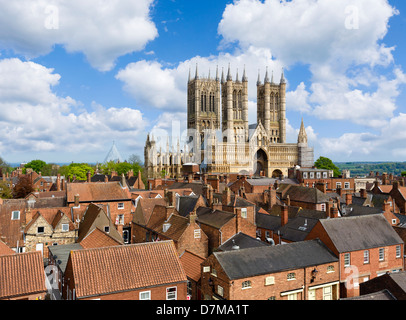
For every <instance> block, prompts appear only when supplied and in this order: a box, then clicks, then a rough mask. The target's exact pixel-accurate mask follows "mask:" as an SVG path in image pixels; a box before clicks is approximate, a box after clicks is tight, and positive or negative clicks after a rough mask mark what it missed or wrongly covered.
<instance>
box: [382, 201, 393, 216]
mask: <svg viewBox="0 0 406 320" xmlns="http://www.w3.org/2000/svg"><path fill="white" fill-rule="evenodd" d="M383 211H384V213H389V212H391V210H390V203H389V202H388V201H386V200H385V201H384V202H383Z"/></svg>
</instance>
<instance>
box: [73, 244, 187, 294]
mask: <svg viewBox="0 0 406 320" xmlns="http://www.w3.org/2000/svg"><path fill="white" fill-rule="evenodd" d="M70 259H71V261H72V268H73V276H74V281H75V286H76V288H75V289H76V296H77V297H78V298H84V297H91V296H97V295H103V294H110V293H115V292H122V291H128V290H136V289H141V288H145V287H149V286H159V285H163V284H170V283H177V282H183V281H186V280H187V278H186V274H185V272H184V270H183V268H182V265H181V263H180V261H179V258H178V255H177V252H176V249H175V246H174V244H173V241H162V242H152V243H141V244H134V245H126V246H114V247H108V248H97V249H84V250H77V251H72V252H71V255H70Z"/></svg>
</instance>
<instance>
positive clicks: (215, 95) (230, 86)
mask: <svg viewBox="0 0 406 320" xmlns="http://www.w3.org/2000/svg"><path fill="white" fill-rule="evenodd" d="M285 94H286V81H285V78H284V75H283V72H282V76H281V80H280V83H279V84H276V83H274V77H273V73H272V78H271V80H270V79H269V76H268V69H267V71H266V75H265V79H264V83H263V84H262V83H261V80H260V75H259V74H258V81H257V119H258V121H257V122H258V123H259V122H261V123H262V125H263V126H264V129H265V130H266V131H267V132H268V136H269V143H285V142H286V99H285ZM187 111H188V112H187V114H188V117H187V121H188V126H187V127H188V129H195V130H196V132H198V133H199V136H198V137H197V138H198V139H199V140H200V142H202V141H203V140H204V132H205V130H207V129H215V130H220V129H221V131H222V132H224V137H223V142H243V141H245V142H248V139H249V129H250V126H249V123H248V78H247V76H246V72H245V67H244V72H243V75H242V78H241V80H240V78H239V75H238V70H237V75H236V78H235V80H233V78H232V76H231V70H230V66H229V67H228V72H227V77H224V70H223V71H222V75H221V80H220V78H219V72H218V68H217V70H216V77H215V78H214V79H212V78H210V73H209V76H208V77H207V78H201V77H199V72H198V66H197V65H196V72H195V76H194V78H192V77H191V74H190V71H189V79H188V109H187ZM251 128H252V126H251Z"/></svg>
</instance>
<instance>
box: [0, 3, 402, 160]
mask: <svg viewBox="0 0 406 320" xmlns="http://www.w3.org/2000/svg"><path fill="white" fill-rule="evenodd" d="M405 31H406V3H405V1H403V0H291V1H284V0H282V1H279V0H262V1H260V0H239V1H238V0H234V1H231V0H228V1H225V0H204V1H203V0H193V1H190V0H137V1H134V0H109V1H104V0H86V1H79V0H70V1H67V0H18V1H7V0H0V157H2V158H3V159H4V160H5V161H7V162H9V163H21V162H28V161H31V160H35V159H41V160H43V161H46V162H48V163H51V162H55V163H69V162H87V163H96V162H103V160H104V158H105V156H106V155H107V153H108V152H109V150H110V148H111V147H112V145H113V143H115V145H116V147H117V149H118V150H119V152H120V154H121V156H122V158H124V159H128V158H129V157H130V156H131V155H134V154H135V155H138V156H139V157H140V158H141V159H143V156H144V145H145V140H146V137H147V134H148V133H149V132H155V133H156V135H157V136H158V139H159V136H160V135H162V136H163V133H164V132H169V133H171V134H172V136H176V134H177V132H179V135H180V133H181V132H183V130H184V129H185V127H186V103H187V79H188V74H189V70H190V69H191V70H192V74H193V75H194V70H195V68H196V64H197V65H198V66H199V74H200V75H202V76H208V74H209V72H210V75H212V76H214V74H215V70H216V68H217V66H218V68H219V69H220V72H221V70H222V69H223V68H224V69H227V68H228V66H229V65H230V68H231V72H232V74H233V75H236V74H237V72H239V74H240V76H241V74H242V71H243V69H244V68H245V69H246V73H247V75H248V80H249V120H250V123H255V122H256V121H257V119H256V81H257V78H258V73H259V75H260V77H261V79H262V80H263V78H264V76H265V71H266V68H268V70H269V72H273V73H274V77H275V80H276V82H277V81H279V79H280V76H281V73H282V69H283V70H284V75H285V78H286V81H287V94H286V98H287V102H286V103H287V105H286V108H287V121H288V123H287V142H289V143H296V142H297V134H298V132H299V128H300V123H301V120H302V118H303V121H304V124H305V127H306V131H307V135H308V139H309V145H310V146H312V147H314V154H315V160H316V159H317V158H318V157H319V156H325V157H328V158H330V159H332V160H333V161H335V162H346V161H406V74H405V69H406V41H405V34H406V32H405ZM233 77H234V78H235V76H233ZM173 128H176V129H173Z"/></svg>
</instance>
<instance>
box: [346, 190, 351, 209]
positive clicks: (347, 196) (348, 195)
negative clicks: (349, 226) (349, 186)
mask: <svg viewBox="0 0 406 320" xmlns="http://www.w3.org/2000/svg"><path fill="white" fill-rule="evenodd" d="M345 204H346V205H347V206H349V205H350V204H352V194H351V193H346V194H345Z"/></svg>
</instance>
